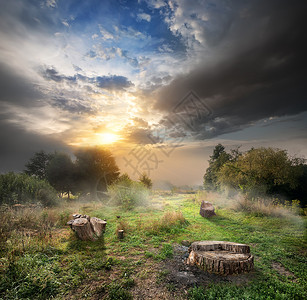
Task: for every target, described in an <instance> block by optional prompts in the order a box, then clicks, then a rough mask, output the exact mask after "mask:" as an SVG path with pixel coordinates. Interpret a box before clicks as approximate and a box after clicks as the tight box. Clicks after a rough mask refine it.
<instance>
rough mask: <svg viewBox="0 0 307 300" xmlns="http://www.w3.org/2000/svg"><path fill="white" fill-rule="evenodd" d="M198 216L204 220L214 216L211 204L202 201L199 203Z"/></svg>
mask: <svg viewBox="0 0 307 300" xmlns="http://www.w3.org/2000/svg"><path fill="white" fill-rule="evenodd" d="M199 214H200V215H201V216H202V217H204V218H209V217H212V216H216V213H215V212H214V207H213V205H212V203H210V202H208V201H202V202H201V205H200V210H199Z"/></svg>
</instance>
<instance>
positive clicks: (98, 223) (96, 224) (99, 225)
mask: <svg viewBox="0 0 307 300" xmlns="http://www.w3.org/2000/svg"><path fill="white" fill-rule="evenodd" d="M90 223H91V226H92V228H93V230H94V232H95V234H96V235H97V236H101V234H102V233H103V232H104V231H105V229H106V225H107V222H106V221H103V220H101V219H98V218H96V217H92V218H90Z"/></svg>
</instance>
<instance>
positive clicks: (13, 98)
mask: <svg viewBox="0 0 307 300" xmlns="http://www.w3.org/2000/svg"><path fill="white" fill-rule="evenodd" d="M42 97H43V95H42V94H41V93H40V92H39V91H38V90H37V89H36V88H35V86H34V85H33V83H31V82H30V81H29V80H28V79H26V78H25V77H22V76H21V75H19V74H17V72H15V71H13V69H11V68H9V67H8V66H7V65H5V64H3V63H1V62H0V102H6V103H12V104H15V105H20V106H35V105H39V102H38V100H39V99H41V98H42Z"/></svg>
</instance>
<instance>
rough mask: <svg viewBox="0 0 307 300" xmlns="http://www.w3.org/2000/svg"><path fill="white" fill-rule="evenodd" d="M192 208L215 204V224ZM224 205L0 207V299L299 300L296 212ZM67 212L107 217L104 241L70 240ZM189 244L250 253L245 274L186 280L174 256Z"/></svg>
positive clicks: (302, 293)
mask: <svg viewBox="0 0 307 300" xmlns="http://www.w3.org/2000/svg"><path fill="white" fill-rule="evenodd" d="M201 200H208V201H211V202H212V203H214V205H215V209H216V213H217V216H215V217H212V218H210V219H205V218H203V217H201V216H200V215H199V206H200V202H201ZM226 200H227V199H226V198H225V196H218V195H214V194H208V193H204V192H199V193H189V194H187V193H172V192H170V191H159V192H158V191H154V192H152V195H151V197H150V202H149V203H147V204H146V205H144V206H138V207H134V208H132V209H125V208H123V207H122V206H108V205H106V204H105V202H103V201H101V202H99V201H96V202H81V201H76V200H70V201H68V200H63V202H62V204H61V205H60V206H58V207H53V208H42V207H37V206H33V205H32V206H28V207H18V206H17V207H15V208H12V207H9V206H5V205H3V206H2V207H1V224H0V237H1V242H0V246H1V259H0V275H1V278H0V299H304V298H307V292H306V290H307V256H306V254H307V250H306V249H307V248H306V246H307V241H306V231H305V228H306V216H303V215H299V214H298V212H297V210H296V208H295V207H287V208H284V207H279V208H277V207H275V208H272V207H271V208H270V207H268V206H265V205H264V204H263V205H262V206H263V207H262V208H261V207H260V208H259V207H258V209H254V210H250V211H248V210H244V209H242V207H244V203H241V202H240V201H234V200H233V201H226ZM259 205H260V206H261V204H259ZM264 208H265V209H264ZM76 212H78V213H82V214H87V215H90V216H95V217H98V218H101V219H106V220H107V227H106V232H105V233H104V235H103V236H102V237H101V238H100V239H98V240H97V241H95V242H84V241H80V240H78V239H77V238H76V236H75V234H74V233H73V232H72V230H71V229H70V228H69V226H67V225H66V222H67V221H68V220H69V219H71V216H72V214H73V213H76ZM118 229H123V230H124V233H125V236H124V239H122V240H120V239H118V237H117V234H116V233H117V230H118ZM198 240H221V241H232V242H238V243H246V244H248V245H250V247H251V252H252V254H253V255H254V257H255V269H254V271H252V272H251V273H249V274H242V275H233V276H227V277H226V278H224V277H222V278H220V277H218V276H214V275H212V276H211V275H210V276H208V277H206V278H205V279H206V280H204V277H203V278H201V275H200V277H199V278H198V274H199V273H195V274H194V275H195V276H194V275H193V274H192V271H193V270H192V271H191V272H190V273H191V274H190V275H191V276H190V277H189V273H188V274H186V273H187V272H182V270H186V269H184V263H183V261H182V256H181V254H182V253H183V252H184V251H183V250H186V249H187V247H186V246H187V245H188V244H189V243H191V242H193V241H198ZM180 251H181V252H180ZM182 251H183V252H182ZM181 264H182V266H181ZM176 268H177V269H176ZM183 273H185V276H186V277H182V276H181V275H182V274H183ZM192 277H193V278H194V279H193V280H194V281H193V282H192V283H191V282H190V281H189V280H190V279H191V278H192Z"/></svg>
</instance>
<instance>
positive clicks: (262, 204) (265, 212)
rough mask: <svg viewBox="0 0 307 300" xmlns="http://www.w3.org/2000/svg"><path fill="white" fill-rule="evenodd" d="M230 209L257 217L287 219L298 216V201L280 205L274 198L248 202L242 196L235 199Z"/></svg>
mask: <svg viewBox="0 0 307 300" xmlns="http://www.w3.org/2000/svg"><path fill="white" fill-rule="evenodd" d="M232 209H234V210H236V211H244V212H248V213H251V214H256V215H258V216H272V217H289V216H294V215H297V214H299V211H300V209H299V201H297V200H293V201H292V203H290V202H287V201H286V202H285V203H284V204H282V203H281V202H280V201H279V200H278V199H274V198H257V199H253V200H249V199H247V198H246V197H244V196H243V195H240V196H238V197H237V198H236V201H235V202H233V205H232Z"/></svg>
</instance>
